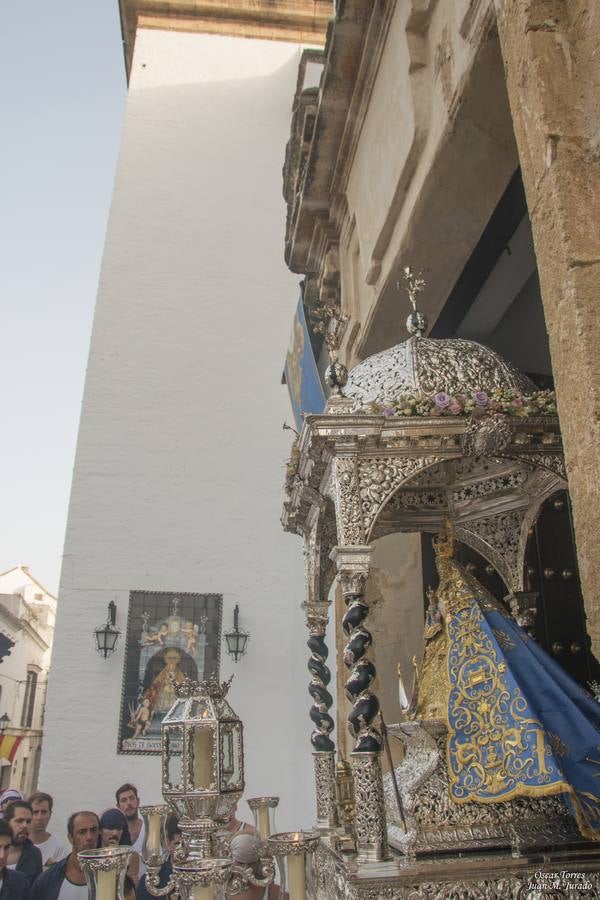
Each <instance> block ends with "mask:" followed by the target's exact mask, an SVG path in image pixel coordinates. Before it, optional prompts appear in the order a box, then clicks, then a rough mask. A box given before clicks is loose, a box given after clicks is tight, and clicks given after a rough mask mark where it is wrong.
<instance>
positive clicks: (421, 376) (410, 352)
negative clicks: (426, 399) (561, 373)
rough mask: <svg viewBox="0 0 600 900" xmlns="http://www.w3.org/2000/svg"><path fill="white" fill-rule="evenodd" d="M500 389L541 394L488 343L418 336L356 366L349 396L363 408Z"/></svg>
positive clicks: (350, 379)
mask: <svg viewBox="0 0 600 900" xmlns="http://www.w3.org/2000/svg"><path fill="white" fill-rule="evenodd" d="M501 388H505V389H509V390H514V391H518V392H519V393H522V394H530V393H532V392H533V391H535V390H536V386H535V385H534V384H533V382H531V381H530V380H529V378H527V377H526V376H525V375H523V374H522V372H519V370H518V369H516V368H515V367H514V366H513V365H511V363H509V362H507V361H506V360H505V359H503V358H502V357H501V356H499V355H498V354H497V353H495V352H494V351H493V350H490V349H489V347H485V346H484V345H483V344H478V343H476V342H475V341H466V340H464V339H463V338H451V339H447V340H441V339H440V340H438V339H433V338H425V337H420V336H414V337H410V338H409V339H408V340H407V341H404V342H403V343H401V344H397V345H396V346H395V347H390V349H389V350H383V351H382V352H381V353H376V354H374V355H373V356H369V357H367V359H365V360H363V362H361V363H359V364H358V365H357V366H355V367H354V368H353V369H352V371H351V372H350V374H349V376H348V383H347V384H346V386H345V387H344V395H345V396H346V397H349V398H351V399H354V400H355V401H356V405H357V406H362V405H364V404H367V403H372V402H376V403H383V402H385V401H389V402H394V401H396V400H398V398H400V397H401V396H402V395H406V394H426V395H428V396H433V394H437V393H438V392H439V391H444V392H445V393H447V394H450V395H456V394H474V393H475V392H476V391H485V392H486V393H491V392H492V391H495V390H498V389H501Z"/></svg>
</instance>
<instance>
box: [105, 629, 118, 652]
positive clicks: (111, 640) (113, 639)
mask: <svg viewBox="0 0 600 900" xmlns="http://www.w3.org/2000/svg"><path fill="white" fill-rule="evenodd" d="M118 637H119V632H118V631H114V630H113V629H112V628H109V627H107V628H106V631H105V639H106V649H107V650H108V651H109V653H112V651H113V650H114V649H115V644H116V643H117V638H118Z"/></svg>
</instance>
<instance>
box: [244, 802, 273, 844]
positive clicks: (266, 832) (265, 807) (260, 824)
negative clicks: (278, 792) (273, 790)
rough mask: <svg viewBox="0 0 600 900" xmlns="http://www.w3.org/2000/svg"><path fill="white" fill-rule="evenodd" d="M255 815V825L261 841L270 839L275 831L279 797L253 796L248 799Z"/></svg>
mask: <svg viewBox="0 0 600 900" xmlns="http://www.w3.org/2000/svg"><path fill="white" fill-rule="evenodd" d="M246 802H247V803H248V806H249V807H250V809H251V810H252V815H253V816H254V827H255V828H256V830H257V832H258V835H259V837H260V839H261V841H266V840H268V839H269V838H270V837H271V835H272V834H273V832H274V831H275V810H276V808H277V806H278V805H279V797H251V798H250V799H249V800H247V801H246Z"/></svg>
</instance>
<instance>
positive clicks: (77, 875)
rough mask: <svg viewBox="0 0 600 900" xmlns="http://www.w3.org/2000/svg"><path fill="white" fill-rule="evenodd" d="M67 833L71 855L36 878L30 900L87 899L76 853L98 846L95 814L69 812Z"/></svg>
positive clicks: (96, 817) (98, 826)
mask: <svg viewBox="0 0 600 900" xmlns="http://www.w3.org/2000/svg"><path fill="white" fill-rule="evenodd" d="M67 834H68V836H69V841H70V842H71V847H72V850H71V852H70V854H69V855H68V856H67V857H66V859H61V861H60V862H57V863H54V865H53V866H50V868H49V869H46V871H45V872H44V873H43V874H42V875H40V876H39V878H37V880H36V882H35V884H34V885H33V890H32V892H31V900H87V898H88V889H87V884H86V881H85V875H84V874H83V870H82V868H81V866H80V864H79V860H78V859H77V854H78V853H81V851H82V850H95V849H96V847H97V846H98V837H99V834H100V822H99V821H98V816H97V815H96V813H94V812H89V810H82V811H81V812H75V813H72V815H71V816H69V821H68V822H67Z"/></svg>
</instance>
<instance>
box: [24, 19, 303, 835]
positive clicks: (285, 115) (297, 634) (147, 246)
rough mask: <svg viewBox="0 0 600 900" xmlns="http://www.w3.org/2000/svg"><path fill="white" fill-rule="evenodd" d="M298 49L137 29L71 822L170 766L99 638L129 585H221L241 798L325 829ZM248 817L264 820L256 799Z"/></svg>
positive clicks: (54, 732) (71, 733)
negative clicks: (296, 334)
mask: <svg viewBox="0 0 600 900" xmlns="http://www.w3.org/2000/svg"><path fill="white" fill-rule="evenodd" d="M298 60H299V51H298V48H297V47H296V46H293V45H283V44H277V43H275V42H269V41H264V42H261V41H255V40H245V39H236V38H228V37H221V36H212V35H199V34H178V33H174V32H160V31H150V30H148V31H141V32H140V33H139V34H138V37H137V44H136V51H135V60H134V65H133V69H132V75H131V83H130V91H129V99H128V106H127V112H126V118H125V124H124V131H123V138H122V146H121V152H120V158H119V164H118V170H117V176H116V183H115V189H114V196H113V202H112V209H111V214H110V220H109V226H108V233H107V239H106V246H105V252H104V259H103V264H102V271H101V277H100V286H99V294H98V301H97V307H96V314H95V320H94V328H93V334H92V341H91V350H90V358H89V364H88V372H87V379H86V386H85V394H84V400H83V407H82V415H81V422H80V432H79V440H78V447H77V456H76V462H75V469H74V476H73V486H72V494H71V501H70V509H69V519H68V526H67V533H66V540H65V552H64V561H63V570H62V576H61V586H60V592H59V614H58V619H57V630H56V639H55V651H54V659H53V665H52V672H51V677H50V684H49V694H48V707H47V716H46V729H47V731H46V734H47V738H46V741H45V754H44V760H43V766H42V773H41V777H40V785H41V786H42V787H43V789H44V790H48V791H50V792H51V793H52V794H53V795H54V796H55V800H56V813H55V827H56V828H60V827H62V826H63V825H64V822H65V819H66V816H67V815H68V813H69V812H71V811H72V810H73V809H76V808H91V809H96V810H103V809H104V808H105V807H107V806H109V805H111V804H112V803H114V789H115V787H116V786H118V785H119V784H120V783H121V782H123V781H126V780H131V781H133V782H135V783H136V784H137V785H138V787H139V789H140V792H141V796H142V799H143V800H144V801H146V802H153V801H154V802H155V801H156V800H157V799H158V798H159V796H160V783H159V760H158V758H157V757H139V756H138V757H136V756H126V755H117V753H116V745H117V729H118V719H119V703H120V695H121V681H122V667H123V649H124V648H123V642H121V644H120V646H119V649H118V652H116V653H115V654H114V656H113V657H112V658H110V659H109V660H107V661H104V660H103V659H102V658H101V657H100V656H99V655H98V654H97V653H96V652H95V651H94V647H93V636H92V631H93V628H94V627H95V626H96V625H98V624H100V623H102V622H103V621H105V619H106V605H107V603H108V602H109V600H111V599H115V600H116V603H117V606H118V619H117V624H118V625H119V626H120V627H121V629H122V630H123V631H124V629H125V623H126V614H127V605H128V594H129V591H130V590H132V589H148V590H159V591H160V590H164V591H197V592H218V593H222V594H223V595H224V616H223V621H224V627H225V628H226V627H228V626H229V625H230V623H231V621H232V610H233V607H234V605H235V604H236V603H239V605H240V611H241V624H242V625H243V626H244V627H246V628H247V629H249V631H250V632H251V635H252V636H251V641H250V644H249V649H248V653H247V656H246V657H244V658H243V659H242V660H241V661H240V662H239V663H238V664H237V666H235V665H234V664H233V662H232V661H231V660H230V658H229V657H228V656H227V655H225V654H224V652H223V651H222V657H221V660H222V665H221V674H222V676H223V677H227V676H228V675H229V674H230V673H231V672H232V671H234V670H235V673H236V678H235V680H234V684H233V687H232V689H231V693H230V698H231V702H232V705H233V706H234V708H235V709H236V711H237V712H238V713H239V714H240V716H241V717H242V718H243V720H244V725H245V747H246V773H247V792H246V796H252V795H258V794H264V793H269V794H278V795H280V796H281V804H280V814H279V818H278V825H279V826H282V827H285V828H288V827H289V828H291V827H301V826H307V825H309V824H311V822H312V821H313V816H314V813H313V787H312V760H311V757H310V744H309V741H308V735H309V731H310V728H309V725H310V723H309V721H308V706H309V702H308V701H309V698H308V695H307V682H308V674H307V672H306V660H307V656H308V651H307V650H306V647H305V628H304V624H303V617H302V614H301V611H300V603H301V602H302V599H303V574H302V561H301V547H300V542H299V540H298V538H295V537H292V536H290V535H286V534H284V533H283V531H282V530H281V526H280V524H279V517H280V511H281V502H282V491H281V482H282V479H283V474H284V468H283V466H284V463H285V460H286V457H287V455H288V450H289V444H290V441H289V435H288V434H287V433H286V432H284V431H282V422H283V421H284V419H285V418H286V417H289V405H288V399H287V395H286V389H285V388H284V387H282V386H281V383H280V380H281V370H282V365H283V361H284V354H285V349H286V347H287V343H288V335H289V331H290V327H291V322H292V315H293V312H294V307H295V304H296V301H297V291H298V288H297V279H296V278H295V277H294V276H293V275H291V274H290V273H289V272H288V271H287V269H286V267H285V265H284V262H283V223H284V215H285V211H284V205H283V201H282V197H281V166H282V162H283V157H284V148H285V142H286V139H287V136H288V134H289V122H290V112H291V109H290V107H291V99H292V97H293V91H294V85H295V80H296V74H297V65H298ZM241 812H242V814H243V815H244V816H245V817H246V818H248V817H249V812H248V810H247V808H246V807H245V805H244V804H243V803H242V805H241Z"/></svg>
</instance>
